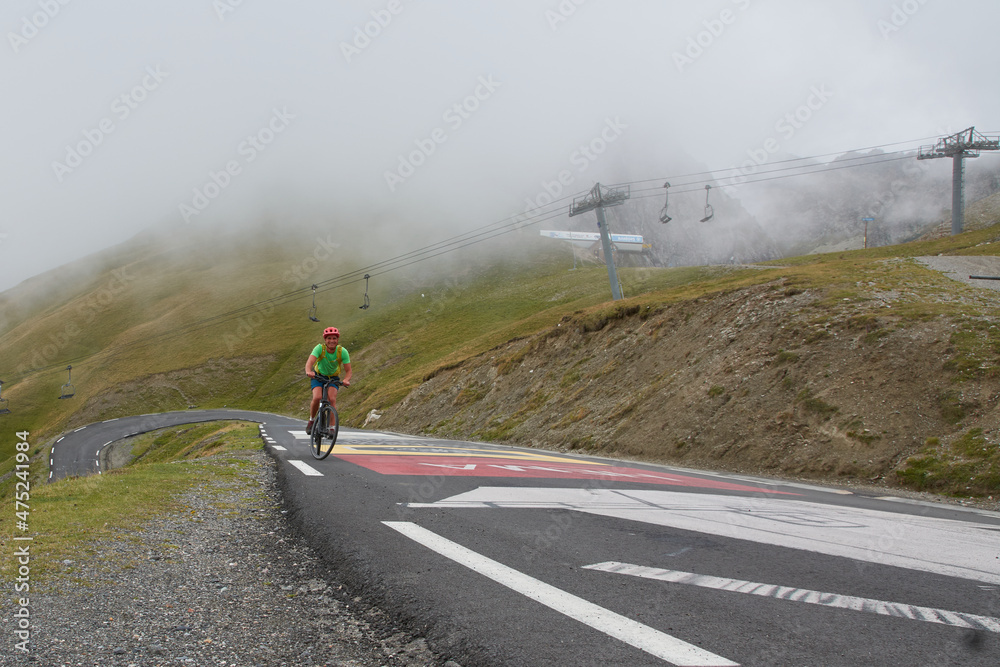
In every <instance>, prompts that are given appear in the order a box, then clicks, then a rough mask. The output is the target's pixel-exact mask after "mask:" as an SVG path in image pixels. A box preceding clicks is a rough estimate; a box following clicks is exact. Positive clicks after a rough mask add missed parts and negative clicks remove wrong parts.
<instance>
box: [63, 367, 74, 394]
mask: <svg viewBox="0 0 1000 667" xmlns="http://www.w3.org/2000/svg"><path fill="white" fill-rule="evenodd" d="M66 371H67V372H68V373H69V375H68V376H67V377H66V384H64V385H63V386H62V387H61V388H60V389H59V398H73V394H75V393H76V387H74V386H73V367H72V366H67V367H66Z"/></svg>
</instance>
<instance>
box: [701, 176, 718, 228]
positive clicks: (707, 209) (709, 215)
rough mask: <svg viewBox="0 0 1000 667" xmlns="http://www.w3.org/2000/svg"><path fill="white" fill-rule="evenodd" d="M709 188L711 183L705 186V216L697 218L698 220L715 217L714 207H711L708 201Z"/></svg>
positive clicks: (703, 220)
mask: <svg viewBox="0 0 1000 667" xmlns="http://www.w3.org/2000/svg"><path fill="white" fill-rule="evenodd" d="M711 190H712V186H711V185H706V186H705V217H704V218H702V219H701V220H699V222H708V221H709V220H711V219H712V218H714V217H715V209H713V208H712V205H711V204H709V203H708V193H709V192H711Z"/></svg>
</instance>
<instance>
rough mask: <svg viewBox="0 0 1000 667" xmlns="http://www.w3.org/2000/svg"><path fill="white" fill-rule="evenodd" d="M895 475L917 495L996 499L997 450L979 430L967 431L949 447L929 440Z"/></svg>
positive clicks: (999, 487)
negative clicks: (988, 497)
mask: <svg viewBox="0 0 1000 667" xmlns="http://www.w3.org/2000/svg"><path fill="white" fill-rule="evenodd" d="M896 475H897V478H898V481H899V482H900V483H902V484H903V485H905V486H908V487H910V488H913V489H916V490H918V491H932V492H934V493H940V494H944V495H949V496H958V497H982V496H995V495H996V494H997V493H998V492H1000V447H998V445H997V443H996V442H990V441H989V440H987V439H986V438H985V437H984V436H983V431H982V429H979V428H973V429H969V430H968V431H966V432H965V433H963V434H962V435H961V436H960V437H958V438H957V439H955V440H954V441H953V442H952V443H951V444H950V445H942V444H941V441H940V440H939V439H938V438H931V439H929V440H928V442H927V444H926V445H925V446H924V449H923V450H921V452H920V453H919V454H918V455H917V456H913V457H910V458H909V459H907V461H906V463H905V467H904V468H903V469H902V470H900V471H898V472H897V473H896Z"/></svg>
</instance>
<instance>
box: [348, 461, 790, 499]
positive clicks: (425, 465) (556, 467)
mask: <svg viewBox="0 0 1000 667" xmlns="http://www.w3.org/2000/svg"><path fill="white" fill-rule="evenodd" d="M334 456H337V458H340V459H343V460H344V461H349V462H351V463H354V464H357V465H359V466H361V467H363V468H368V469H369V470H373V471H375V472H377V473H379V474H382V475H421V476H423V475H444V476H449V477H453V476H454V477H525V478H539V477H540V478H546V479H600V480H605V481H609V482H612V481H619V482H640V483H644V484H665V485H669V486H686V487H694V488H701V489H720V490H725V491H747V492H759V493H773V494H780V495H796V494H794V493H788V492H785V491H772V490H770V489H764V488H761V487H759V486H747V485H744V484H734V483H732V482H722V481H718V480H713V479H703V478H701V477H691V476H688V475H680V474H677V473H665V472H656V471H653V470H643V469H641V468H628V467H624V466H600V467H595V466H593V465H587V464H581V463H531V462H525V461H515V462H512V461H511V460H510V459H503V458H495V459H489V458H475V459H467V458H458V457H456V458H453V459H450V462H448V463H445V462H443V461H442V459H441V457H439V456H413V455H409V456H391V455H386V454H378V455H371V456H366V455H343V454H340V455H338V454H336V453H334Z"/></svg>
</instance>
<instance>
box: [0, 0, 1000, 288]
mask: <svg viewBox="0 0 1000 667" xmlns="http://www.w3.org/2000/svg"><path fill="white" fill-rule="evenodd" d="M998 19H1000V3H997V2H995V1H994V0H981V1H974V0H958V1H953V2H947V3H946V2H943V1H942V0H905V1H900V0H895V1H891V0H864V1H861V0H855V1H848V0H829V1H818V0H715V1H712V2H702V1H699V2H694V1H676V2H673V1H669V0H622V1H619V2H610V1H608V0H561V1H560V0H503V1H500V0H497V1H495V2H484V1H476V0H461V1H460V0H441V1H438V2H434V1H431V0H375V1H370V2H367V1H366V2H360V1H358V2H350V3H347V2H330V1H329V0H324V1H321V0H289V1H287V2H274V1H272V2H266V1H265V0H170V1H169V2H166V1H162V2H136V1H135V0H129V1H126V0H5V2H3V6H2V9H0V27H2V29H3V33H4V43H3V45H2V46H0V54H2V55H0V61H2V64H0V88H2V90H3V91H4V104H3V106H2V108H0V114H2V116H0V117H2V120H3V122H2V125H0V126H2V132H3V135H4V142H3V151H2V158H0V160H2V162H0V164H2V178H0V211H2V215H0V290H2V289H7V288H9V287H12V286H13V285H15V284H17V283H18V282H20V281H21V280H23V279H25V278H28V277H30V276H32V275H35V274H37V273H40V272H42V271H45V270H48V269H50V268H53V267H55V266H58V265H60V264H63V263H65V262H67V261H70V260H73V259H76V258H78V257H82V256H84V255H87V254H90V253H92V252H95V251H97V250H100V249H102V248H105V247H107V246H110V245H113V244H115V243H119V242H121V241H123V240H125V239H127V238H129V237H131V236H133V235H134V234H136V233H137V232H139V231H141V230H143V229H145V228H149V227H157V228H159V229H164V230H173V229H176V231H177V233H178V234H183V233H186V231H187V230H190V229H191V228H192V227H191V226H192V225H201V224H210V223H212V222H214V221H220V220H221V221H246V220H254V219H259V217H260V215H262V211H267V212H268V213H269V214H271V215H272V216H276V217H278V218H281V217H282V216H283V215H285V213H286V212H287V214H288V216H289V218H291V217H294V216H295V215H296V211H299V210H304V209H308V210H311V211H314V212H320V213H319V214H322V215H327V216H329V217H330V219H337V217H338V216H343V217H344V219H348V218H350V219H353V220H363V219H364V218H365V217H366V216H369V215H371V216H375V215H378V216H380V217H381V218H382V219H390V220H392V219H398V220H399V222H398V224H399V225H400V228H401V229H402V228H404V227H405V228H407V229H408V230H411V231H412V229H413V228H414V226H417V227H418V228H419V229H420V230H421V232H422V233H423V234H424V238H425V239H426V240H427V242H432V241H435V240H437V238H438V236H437V233H438V231H439V228H438V227H436V226H434V224H432V223H430V222H428V221H429V220H434V221H438V222H440V221H449V222H450V224H451V225H453V226H452V228H454V226H455V225H457V226H458V227H459V228H473V227H477V226H480V225H483V224H486V223H489V222H492V221H495V220H498V219H500V218H502V217H504V216H506V215H511V214H515V213H518V212H520V211H521V210H522V209H524V207H525V206H526V200H532V201H539V198H541V199H540V201H541V202H544V201H545V196H544V194H545V193H546V190H547V189H548V190H550V191H553V192H559V191H560V190H561V191H562V192H561V194H562V195H566V194H571V193H575V192H580V191H584V190H587V189H589V188H590V187H591V186H592V185H593V183H594V182H597V181H601V182H605V183H607V182H622V181H626V180H630V179H644V178H651V179H652V178H661V177H667V176H671V175H672V174H675V173H688V172H690V171H692V170H700V169H701V168H709V169H713V170H721V169H725V168H728V167H733V166H737V165H739V164H741V163H743V162H744V161H745V160H747V159H748V156H750V155H753V154H757V155H758V156H759V155H761V153H760V151H761V150H763V149H764V147H765V146H767V147H769V150H771V149H774V148H775V147H777V148H779V149H780V151H781V153H791V154H795V155H819V154H827V153H832V152H837V151H846V150H849V149H853V148H860V147H867V146H873V145H881V144H887V143H891V142H907V141H910V142H912V143H911V144H909V145H911V146H915V145H916V144H918V143H921V142H920V141H919V140H920V139H924V138H927V137H934V136H937V135H941V134H944V133H950V132H955V131H958V130H961V129H963V128H965V127H968V126H970V125H975V126H976V127H977V129H980V130H983V131H996V130H1000V119H998V118H997V117H996V116H997V112H998V108H1000V106H998V102H1000V92H998V90H1000V89H998V88H997V85H996V82H995V81H994V80H993V78H992V77H990V76H989V73H991V72H993V71H994V69H995V66H996V65H997V63H998V60H1000V58H998V54H1000V50H998V49H997V47H996V46H995V44H996V35H995V31H996V26H997V25H998V24H1000V21H998ZM769 140H770V142H769ZM922 143H932V142H931V141H923V142H922ZM685 170H687V171H685ZM560 178H562V180H563V183H561V184H560V183H559V182H558V181H559V179H560ZM746 187H749V186H746ZM351 233H352V235H354V236H357V235H359V234H363V232H362V231H361V230H357V229H352V232H351Z"/></svg>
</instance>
